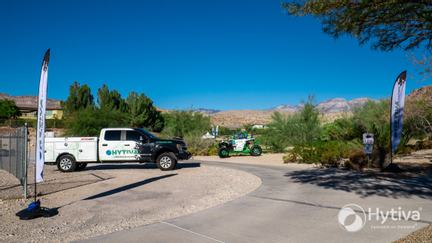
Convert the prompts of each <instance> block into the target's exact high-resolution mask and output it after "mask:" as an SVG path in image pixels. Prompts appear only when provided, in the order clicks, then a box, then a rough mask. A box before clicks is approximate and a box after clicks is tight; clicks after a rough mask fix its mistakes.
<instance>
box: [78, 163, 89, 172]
mask: <svg viewBox="0 0 432 243" xmlns="http://www.w3.org/2000/svg"><path fill="white" fill-rule="evenodd" d="M86 167H87V163H77V167H76V169H75V170H76V171H81V170H84V169H85V168H86Z"/></svg>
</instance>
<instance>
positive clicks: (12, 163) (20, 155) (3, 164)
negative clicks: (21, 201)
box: [0, 127, 28, 198]
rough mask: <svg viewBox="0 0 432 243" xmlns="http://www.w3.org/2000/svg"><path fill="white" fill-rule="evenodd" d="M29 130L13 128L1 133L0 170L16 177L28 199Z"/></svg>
mask: <svg viewBox="0 0 432 243" xmlns="http://www.w3.org/2000/svg"><path fill="white" fill-rule="evenodd" d="M27 141H28V128H27V127H19V128H11V129H8V130H7V131H1V132H0V169H2V170H5V171H7V172H9V173H11V174H12V175H14V176H15V177H16V178H18V180H19V181H20V183H21V185H22V186H23V191H24V192H23V193H24V197H25V198H27V161H28V143H27Z"/></svg>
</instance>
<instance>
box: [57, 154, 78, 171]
mask: <svg viewBox="0 0 432 243" xmlns="http://www.w3.org/2000/svg"><path fill="white" fill-rule="evenodd" d="M76 167H77V163H76V161H75V158H74V157H73V156H72V155H70V154H65V155H62V156H60V157H59V158H58V162H57V168H58V169H59V171H61V172H73V171H75V169H76Z"/></svg>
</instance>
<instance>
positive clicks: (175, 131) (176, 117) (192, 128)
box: [162, 111, 211, 137]
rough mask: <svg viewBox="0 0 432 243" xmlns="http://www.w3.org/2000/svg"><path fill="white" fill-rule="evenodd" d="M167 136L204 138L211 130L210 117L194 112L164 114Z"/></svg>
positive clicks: (164, 131)
mask: <svg viewBox="0 0 432 243" xmlns="http://www.w3.org/2000/svg"><path fill="white" fill-rule="evenodd" d="M164 118H165V128H164V130H163V131H162V132H163V133H164V134H165V135H167V136H176V137H185V136H187V135H197V136H202V135H204V133H205V132H207V131H209V130H210V127H211V123H210V117H208V116H204V115H203V114H201V113H199V112H193V111H171V112H168V113H166V114H164Z"/></svg>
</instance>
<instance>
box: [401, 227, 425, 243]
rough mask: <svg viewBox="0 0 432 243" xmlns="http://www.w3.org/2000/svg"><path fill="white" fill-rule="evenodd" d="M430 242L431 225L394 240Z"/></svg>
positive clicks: (418, 242)
mask: <svg viewBox="0 0 432 243" xmlns="http://www.w3.org/2000/svg"><path fill="white" fill-rule="evenodd" d="M430 242H432V225H429V226H426V227H424V228H423V229H419V230H417V231H415V232H413V233H411V234H409V235H408V236H407V237H404V238H402V239H400V240H397V241H395V242H394V243H430Z"/></svg>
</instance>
